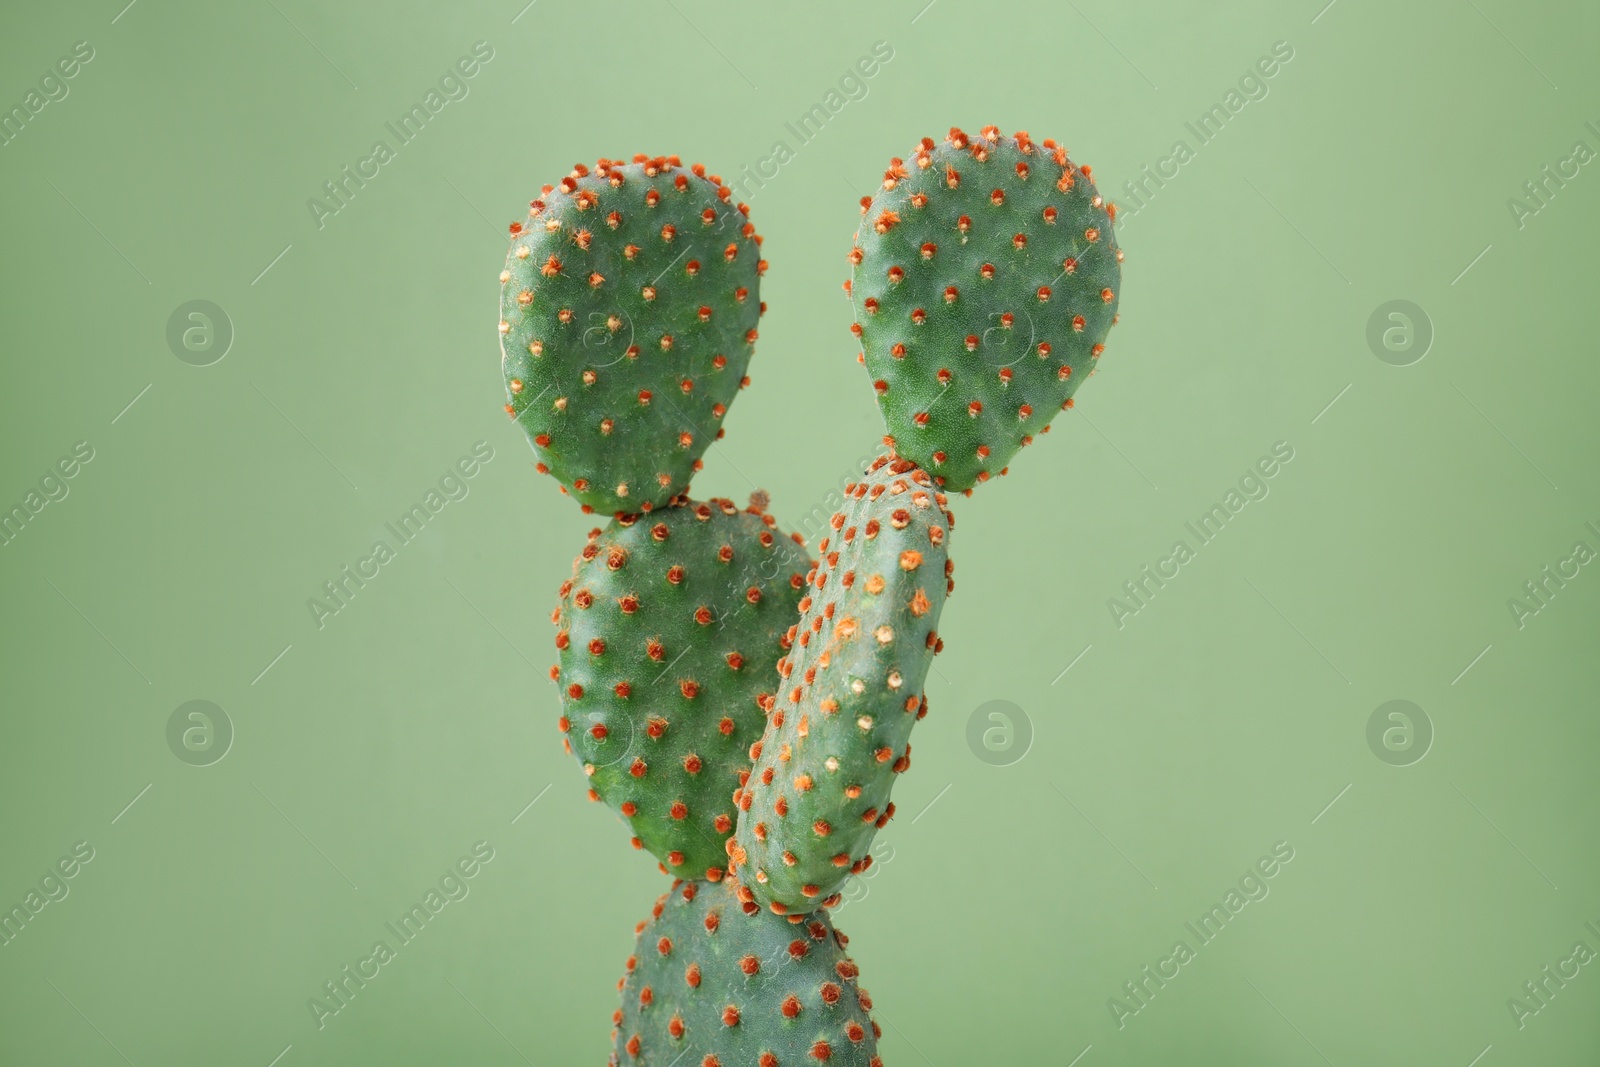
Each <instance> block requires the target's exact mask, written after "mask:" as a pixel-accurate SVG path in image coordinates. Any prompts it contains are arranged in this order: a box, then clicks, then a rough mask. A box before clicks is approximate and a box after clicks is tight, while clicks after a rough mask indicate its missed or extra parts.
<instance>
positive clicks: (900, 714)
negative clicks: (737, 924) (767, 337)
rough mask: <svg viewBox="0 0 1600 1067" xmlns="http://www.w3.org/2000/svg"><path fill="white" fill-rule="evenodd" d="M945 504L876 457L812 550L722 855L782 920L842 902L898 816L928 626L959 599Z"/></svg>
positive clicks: (907, 469) (916, 475)
mask: <svg viewBox="0 0 1600 1067" xmlns="http://www.w3.org/2000/svg"><path fill="white" fill-rule="evenodd" d="M945 504H946V499H945V496H944V494H943V493H941V492H938V491H937V490H936V489H935V488H934V487H933V483H932V479H931V478H930V477H929V476H928V474H927V472H925V471H923V470H921V469H920V468H917V467H915V466H913V465H912V464H911V463H910V461H908V460H905V459H901V458H897V457H894V458H892V457H889V456H880V457H879V458H878V459H876V460H875V461H873V464H872V466H871V467H869V468H868V470H867V473H866V475H865V476H864V477H863V478H862V479H861V481H860V482H858V483H856V484H854V485H853V486H851V487H850V489H849V491H848V492H847V494H846V501H845V505H844V510H842V511H840V512H838V513H836V514H835V515H833V517H832V518H831V520H830V525H831V526H832V529H833V533H832V535H831V536H830V537H829V538H825V539H824V540H822V541H821V542H819V543H818V545H817V551H818V554H819V555H820V556H821V557H822V558H821V561H820V562H819V564H818V566H817V569H816V570H815V571H814V573H813V574H812V575H810V576H809V582H810V586H811V588H810V589H808V591H807V592H808V595H807V597H806V598H805V599H804V600H802V601H801V602H800V609H801V616H800V622H799V624H798V625H797V627H796V631H795V632H796V637H795V642H794V648H793V650H792V651H791V653H790V654H789V656H788V657H786V658H785V659H784V660H783V661H781V662H780V663H779V666H778V670H779V673H780V674H781V675H783V678H784V681H783V683H782V685H781V686H780V692H779V694H778V696H776V697H775V698H773V699H771V700H769V701H768V704H769V709H768V716H767V729H766V732H765V733H764V735H763V736H762V738H761V741H760V742H759V743H758V744H757V745H756V746H755V747H754V748H753V749H752V750H751V758H752V759H753V760H754V761H755V763H754V766H753V767H752V768H751V772H750V778H749V781H748V782H747V783H746V784H745V785H744V786H743V787H742V788H741V789H740V790H739V792H738V793H737V794H736V799H737V803H738V806H739V820H738V828H737V830H736V833H735V836H734V839H733V840H732V841H731V842H729V844H728V854H729V857H730V860H731V864H730V866H731V867H732V868H734V869H736V870H737V874H738V878H739V880H740V881H741V882H742V883H743V884H744V885H746V886H748V887H749V888H750V890H751V891H752V893H753V894H754V895H755V898H756V899H757V900H758V901H759V902H760V903H762V904H764V905H766V906H767V907H768V908H770V909H771V910H772V911H774V912H776V913H778V914H789V913H797V912H809V911H812V910H814V909H815V908H817V907H818V905H819V904H820V905H822V906H824V907H828V906H832V905H833V904H835V903H837V899H838V896H837V894H838V892H839V889H840V887H842V886H843V885H844V882H845V880H846V879H847V878H848V877H849V876H850V875H851V874H852V873H860V872H861V871H863V870H865V869H866V867H867V865H868V864H870V863H871V858H870V857H869V856H868V854H867V850H868V849H869V848H870V847H871V845H872V838H873V836H874V834H876V833H877V831H878V830H879V829H880V828H881V827H882V826H883V825H884V824H885V823H886V822H888V820H889V819H890V817H891V816H892V815H893V814H894V805H893V804H892V803H891V802H890V800H889V793H890V790H891V789H892V788H893V785H894V779H895V778H896V777H897V776H898V775H899V774H900V772H902V771H904V770H906V768H908V767H909V766H910V765H911V746H910V744H909V743H908V740H909V738H910V735H911V728H912V726H913V725H915V723H916V721H917V720H918V719H920V718H922V716H923V715H925V714H926V713H927V708H928V704H927V698H926V696H924V695H923V692H922V684H923V679H924V678H925V676H926V674H927V671H928V667H929V665H930V664H931V663H932V660H933V656H934V653H935V652H936V651H938V649H939V648H940V647H942V642H941V641H940V640H939V636H938V633H937V631H936V630H935V629H934V627H935V626H936V625H937V624H938V621H939V614H940V611H941V610H942V609H943V607H944V601H945V597H946V595H947V594H948V593H949V591H950V590H952V589H953V588H954V582H953V579H951V577H950V575H951V573H952V572H953V569H954V565H953V564H952V563H951V562H950V560H949V556H948V548H949V540H950V533H949V531H950V529H951V527H952V526H953V525H954V522H955V519H954V517H953V516H952V515H951V514H950V512H949V511H948V510H947V509H946V507H945Z"/></svg>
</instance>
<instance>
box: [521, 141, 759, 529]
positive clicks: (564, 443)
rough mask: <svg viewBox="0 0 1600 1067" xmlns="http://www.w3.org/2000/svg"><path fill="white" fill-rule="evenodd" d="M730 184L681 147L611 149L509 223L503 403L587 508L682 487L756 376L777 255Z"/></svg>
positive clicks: (622, 505)
mask: <svg viewBox="0 0 1600 1067" xmlns="http://www.w3.org/2000/svg"><path fill="white" fill-rule="evenodd" d="M732 196H733V194H732V190H730V189H729V188H728V187H727V186H725V185H723V184H722V183H721V181H720V180H719V179H718V178H717V177H716V176H715V175H710V176H708V175H706V172H705V168H703V167H701V166H700V165H699V164H695V165H694V166H693V167H691V168H689V169H684V168H683V167H682V166H680V165H679V162H678V158H677V157H676V156H666V157H657V158H654V159H648V158H646V157H644V156H635V157H634V162H632V163H627V164H624V163H620V162H615V161H611V160H605V159H602V160H600V161H599V162H598V163H597V164H595V168H594V170H592V171H591V170H589V169H588V168H587V167H584V166H581V165H580V166H578V167H577V168H575V169H574V170H573V171H572V173H571V174H569V175H567V176H566V177H565V178H563V179H561V183H560V185H559V186H548V185H547V186H545V187H544V191H543V194H542V196H541V197H540V198H539V199H537V200H534V201H533V202H532V204H531V205H530V207H529V210H528V219H527V221H525V222H514V223H512V224H511V234H512V241H511V249H510V251H509V253H508V254H507V256H506V265H505V269H504V270H503V271H502V272H501V274H500V351H501V367H502V369H503V371H504V373H505V379H506V389H507V403H506V412H507V414H509V415H511V416H512V417H513V418H515V419H516V420H517V422H518V423H520V424H521V426H522V428H523V430H524V431H525V432H526V433H527V435H528V437H529V438H530V439H531V440H532V441H533V444H534V450H535V452H536V453H537V455H538V458H539V463H538V466H539V469H540V471H541V472H543V473H548V474H551V475H554V476H555V478H556V479H557V480H558V481H559V482H560V483H561V485H562V487H563V489H564V490H565V491H567V492H570V493H571V494H572V495H573V496H574V497H576V498H577V500H578V501H579V502H580V503H581V504H583V506H584V509H585V510H586V511H587V510H591V509H592V510H595V511H599V512H600V513H602V514H627V513H635V512H643V511H649V510H651V509H652V508H657V507H661V506H662V505H664V504H665V503H666V502H667V501H668V500H669V499H671V498H672V497H674V496H676V495H679V494H682V493H683V492H685V491H686V490H687V488H688V485H689V479H690V478H691V477H692V476H693V473H694V472H695V471H696V470H698V469H699V468H700V457H701V455H702V454H703V453H704V452H705V450H706V449H707V448H708V447H709V446H710V445H711V442H712V441H713V440H715V439H716V438H717V437H718V436H719V435H720V434H721V432H722V430H721V428H722V418H723V415H724V414H725V413H726V412H727V409H728V405H729V404H731V403H732V402H733V398H734V396H735V394H737V393H738V391H739V390H740V388H742V387H743V385H744V384H745V383H746V381H747V379H746V378H745V368H746V367H747V366H748V364H749V362H750V355H751V352H752V351H753V350H754V347H755V339H756V322H757V320H758V319H759V318H760V314H761V311H762V304H761V297H760V282H761V274H762V273H763V271H764V270H765V269H766V262H765V261H764V260H762V259H761V250H760V240H761V239H760V238H759V237H758V236H757V235H756V232H755V228H754V227H753V226H751V225H750V223H749V221H748V220H747V218H746V210H747V209H746V208H745V206H744V205H743V204H740V205H738V206H737V207H735V206H734V204H733V202H732Z"/></svg>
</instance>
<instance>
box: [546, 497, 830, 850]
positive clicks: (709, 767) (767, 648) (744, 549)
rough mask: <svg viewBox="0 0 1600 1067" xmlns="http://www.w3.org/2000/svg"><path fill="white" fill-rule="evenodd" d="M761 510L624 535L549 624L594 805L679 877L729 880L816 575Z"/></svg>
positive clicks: (694, 518)
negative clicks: (730, 846) (752, 783)
mask: <svg viewBox="0 0 1600 1067" xmlns="http://www.w3.org/2000/svg"><path fill="white" fill-rule="evenodd" d="M764 504H765V501H764V499H762V498H760V497H757V498H756V499H755V500H753V501H752V506H751V507H750V509H748V510H746V511H739V510H737V509H736V508H735V507H734V505H733V503H732V501H728V500H710V501H708V502H706V503H703V504H698V503H692V502H691V503H688V504H685V505H683V506H681V507H670V508H664V509H662V510H660V511H657V512H656V513H654V514H653V515H648V516H644V517H641V518H635V517H632V516H627V517H624V518H621V519H615V520H613V521H612V523H611V525H610V526H609V527H608V528H607V529H606V530H604V531H600V530H595V531H594V532H593V533H592V534H591V535H590V537H589V543H588V544H587V545H586V546H584V549H583V553H582V555H580V556H579V557H578V560H577V562H576V563H575V564H574V567H573V576H572V579H571V580H570V581H568V582H566V583H565V584H564V585H562V587H561V603H560V606H559V607H557V609H556V612H555V615H554V618H555V622H556V627H557V634H556V648H557V649H559V650H560V663H559V664H558V666H557V668H556V670H555V671H554V672H553V676H554V677H555V679H556V681H557V683H558V687H559V689H560V692H561V702H562V717H561V729H562V731H563V732H564V733H565V734H566V738H567V747H568V750H569V751H571V752H572V753H573V754H574V755H576V756H577V757H578V760H579V762H580V763H582V764H583V768H584V772H585V773H586V774H587V775H588V776H589V783H590V788H591V790H592V791H593V792H592V794H591V795H592V796H594V797H595V798H597V799H603V800H605V801H606V802H607V803H608V804H610V805H611V806H612V807H614V808H616V809H617V810H619V811H620V812H621V813H622V814H623V816H625V817H626V818H627V819H628V821H629V823H630V824H631V825H632V826H633V831H634V833H635V834H636V835H637V836H636V837H635V838H634V843H635V845H637V846H639V847H641V848H646V849H649V851H650V852H651V853H653V854H654V855H655V856H656V857H657V858H658V859H660V860H661V861H662V863H663V865H664V866H663V870H667V871H670V872H671V873H673V874H687V875H692V876H693V877H695V878H719V877H721V876H722V871H723V864H724V863H725V862H726V851H725V849H724V846H723V842H724V841H725V840H726V839H727V837H728V836H729V835H730V834H731V833H732V832H733V823H734V818H735V814H736V813H735V809H734V806H733V802H732V800H731V797H732V794H733V791H734V790H735V789H736V788H738V787H739V786H740V785H741V784H743V782H744V778H745V775H747V774H748V770H749V766H750V760H749V756H748V749H749V747H750V744H751V743H752V742H753V741H755V740H756V739H757V738H759V737H760V736H761V732H762V730H763V728H764V726H765V720H766V716H765V713H764V712H763V710H762V705H763V704H764V703H765V702H766V700H767V698H768V697H769V696H770V694H771V692H772V691H773V689H774V688H775V687H776V685H777V683H778V675H777V671H776V664H777V661H778V659H779V657H781V656H782V655H783V652H784V650H785V649H786V648H787V647H788V636H787V631H788V629H789V627H790V626H791V625H792V623H793V622H794V619H795V615H796V612H797V610H798V608H797V604H798V602H799V600H800V597H801V587H802V585H803V583H804V574H805V571H806V569H807V567H809V566H810V560H809V558H808V557H807V555H806V552H805V550H804V549H803V548H801V547H800V546H799V545H798V544H796V543H795V542H794V541H793V540H792V539H790V538H789V537H788V536H786V535H785V534H783V533H782V532H780V531H778V530H777V529H776V528H775V527H776V524H775V522H774V520H773V518H772V517H771V516H770V515H767V514H766V513H765V512H764V510H763V507H762V505H764ZM741 772H743V773H741Z"/></svg>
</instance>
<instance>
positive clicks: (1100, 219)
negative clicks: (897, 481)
mask: <svg viewBox="0 0 1600 1067" xmlns="http://www.w3.org/2000/svg"><path fill="white" fill-rule="evenodd" d="M862 215H863V218H862V222H861V227H860V229H859V231H858V232H857V234H856V242H857V243H856V246H855V247H854V248H853V249H852V250H851V253H850V261H851V263H852V264H853V266H854V271H853V273H852V275H851V279H850V281H848V282H846V283H845V284H846V287H847V288H848V289H849V290H850V293H851V299H852V301H853V302H854V304H855V313H856V325H855V326H853V327H852V330H853V332H854V333H855V334H856V336H857V337H858V338H859V339H860V341H861V345H862V350H863V355H864V357H865V362H866V365H867V369H868V371H869V372H870V374H871V376H872V380H873V386H874V388H875V390H876V391H877V394H878V405H879V407H880V409H881V410H882V412H883V417H884V421H885V423H886V424H887V426H888V429H889V435H890V437H891V438H892V439H893V445H894V448H895V450H896V451H897V452H898V453H899V454H900V455H902V456H906V457H907V458H909V459H912V460H914V461H915V462H916V463H917V464H918V465H919V466H921V467H923V468H925V469H926V470H927V471H929V473H931V474H932V475H933V476H934V477H935V478H936V479H937V480H938V482H939V484H940V485H942V486H944V487H945V488H946V489H949V490H950V491H952V492H955V491H960V490H965V489H969V488H971V487H972V486H973V485H975V484H977V483H978V482H982V481H985V480H987V479H988V478H989V476H990V474H991V473H993V472H997V471H998V472H999V473H1002V474H1003V473H1005V465H1006V463H1007V462H1008V461H1009V460H1010V459H1011V457H1012V456H1013V455H1015V454H1016V452H1017V450H1018V449H1020V448H1021V447H1022V446H1023V445H1026V444H1028V443H1029V442H1030V441H1032V439H1033V438H1032V435H1033V434H1035V433H1041V432H1044V431H1046V430H1048V429H1049V424H1050V420H1051V419H1052V418H1053V417H1054V416H1055V413H1056V412H1057V411H1059V410H1061V409H1062V408H1064V407H1069V406H1071V399H1070V398H1071V396H1072V394H1073V393H1074V392H1075V391H1076V390H1077V388H1078V386H1079V385H1080V384H1081V383H1082V382H1083V380H1084V378H1086V377H1088V375H1089V374H1091V373H1093V368H1094V360H1095V359H1096V358H1098V356H1099V355H1100V352H1101V350H1102V348H1103V347H1104V341H1105V338H1106V332H1107V331H1108V330H1110V328H1111V325H1112V323H1113V322H1115V321H1116V313H1117V300H1118V296H1119V293H1120V285H1121V277H1122V268H1121V262H1122V253H1121V252H1120V251H1119V250H1118V248H1117V242H1116V238H1115V237H1114V236H1113V235H1112V232H1111V224H1112V219H1113V218H1114V217H1115V215H1116V207H1115V205H1112V204H1109V203H1107V202H1105V201H1103V200H1102V199H1101V197H1100V194H1099V193H1098V192H1096V190H1095V187H1094V183H1093V182H1091V181H1090V179H1089V168H1088V167H1079V166H1076V165H1075V164H1073V162H1072V161H1071V160H1069V159H1068V158H1067V153H1066V150H1065V149H1064V148H1061V147H1060V146H1058V145H1057V144H1056V143H1055V142H1054V141H1049V140H1046V141H1043V142H1041V143H1039V144H1035V143H1034V142H1033V141H1032V140H1030V139H1029V137H1028V135H1027V134H1026V133H1019V134H1017V135H1016V136H1015V137H1002V136H1001V135H1000V131H999V130H997V129H995V128H994V127H992V126H989V127H985V128H984V130H983V132H982V133H981V134H980V135H979V136H978V137H976V138H969V137H968V136H967V135H966V134H964V133H962V132H961V131H960V130H951V131H950V135H949V136H948V137H946V138H945V140H944V141H942V142H939V143H937V144H936V143H934V141H933V140H932V139H931V138H924V139H923V140H922V142H921V143H920V144H919V145H918V146H917V149H916V151H915V152H914V153H913V155H912V158H911V161H910V163H906V162H905V161H903V160H900V159H895V160H892V161H891V162H890V165H889V169H888V171H887V172H885V174H884V179H883V188H882V189H881V190H880V191H879V192H878V194H877V195H876V196H875V197H872V198H870V199H863V201H862Z"/></svg>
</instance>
